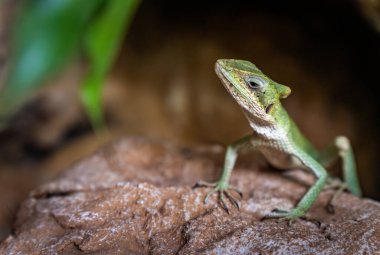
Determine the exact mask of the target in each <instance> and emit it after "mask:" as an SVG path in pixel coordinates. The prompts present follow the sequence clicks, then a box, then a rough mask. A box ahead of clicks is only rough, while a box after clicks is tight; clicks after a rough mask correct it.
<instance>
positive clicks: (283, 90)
mask: <svg viewBox="0 0 380 255" xmlns="http://www.w3.org/2000/svg"><path fill="white" fill-rule="evenodd" d="M275 87H276V90H277V93H278V95H279V96H280V98H281V99H284V98H287V97H288V96H289V95H290V93H291V92H292V91H291V89H290V88H289V87H288V86H285V85H281V84H279V83H276V84H275Z"/></svg>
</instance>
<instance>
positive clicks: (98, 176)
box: [0, 138, 380, 254]
mask: <svg viewBox="0 0 380 255" xmlns="http://www.w3.org/2000/svg"><path fill="white" fill-rule="evenodd" d="M222 159H223V149H222V148H221V147H219V146H213V147H212V146H210V147H199V148H194V149H188V148H181V147H178V146H174V145H171V144H165V143H161V142H157V141H151V140H147V139H143V138H126V139H120V140H119V141H117V142H113V143H111V144H109V145H108V146H106V147H105V148H102V149H100V150H99V151H98V152H97V153H95V154H94V155H93V156H91V157H88V158H86V159H84V160H82V161H80V162H78V163H77V164H76V165H74V166H72V167H71V168H70V169H68V170H67V171H65V172H64V173H63V174H62V175H61V176H59V177H58V178H57V179H56V180H54V181H52V182H50V183H47V184H46V185H43V186H42V187H40V188H38V189H36V190H34V191H33V192H32V193H31V194H30V196H29V198H28V199H27V200H26V201H25V202H24V203H23V204H22V206H21V208H20V210H19V212H18V214H17V218H16V221H15V224H14V231H13V234H12V235H10V236H9V237H8V238H7V239H5V240H4V241H3V242H2V243H1V245H0V254H83V253H85V254H268V253H271V254H273V253H276V254H380V204H379V203H377V202H374V201H371V200H368V199H359V198H356V197H354V196H352V195H350V194H346V193H345V194H342V195H341V196H340V197H339V198H338V200H336V201H335V203H334V208H335V213H334V214H331V213H328V212H327V211H326V210H325V208H324V207H325V205H326V203H327V201H328V200H329V198H330V197H331V195H332V194H333V191H331V190H330V191H329V190H325V191H323V192H322V193H321V195H320V196H319V198H318V201H317V202H316V203H315V205H314V206H313V207H312V209H311V210H310V211H309V213H308V215H307V216H308V219H315V220H317V221H319V223H320V224H316V221H313V220H297V221H295V222H294V223H293V224H292V225H290V226H289V225H288V224H287V223H286V222H278V221H277V220H273V219H268V220H263V221H261V220H260V219H261V218H262V217H263V216H264V215H265V214H266V213H269V212H270V211H271V210H272V209H274V208H277V207H280V208H291V207H292V206H293V205H294V204H295V203H296V201H297V199H299V198H300V197H301V196H302V194H303V193H304V192H305V190H306V187H307V186H306V185H305V184H306V183H310V180H311V177H310V176H309V175H308V174H305V173H303V172H301V171H299V170H294V171H288V172H281V171H277V170H274V169H271V168H270V167H263V166H261V167H258V166H257V165H253V163H252V162H256V161H257V160H253V157H252V155H243V156H242V157H241V158H240V159H239V160H238V165H237V167H236V169H235V170H234V172H233V174H232V184H233V185H234V186H236V187H238V188H239V189H241V190H242V191H243V193H244V199H243V200H242V201H241V209H240V211H238V210H237V209H231V211H230V214H227V213H226V212H225V211H224V210H222V209H221V208H220V207H219V206H218V204H217V203H216V196H214V197H212V200H211V201H210V202H209V203H208V204H206V205H205V204H204V203H203V202H202V201H203V198H204V196H205V195H206V193H207V191H208V189H206V188H198V189H192V188H191V186H192V185H193V184H194V183H195V182H196V181H198V180H200V179H203V180H209V181H211V180H215V179H216V178H217V176H218V174H219V168H220V166H221V164H222ZM231 208H232V207H231Z"/></svg>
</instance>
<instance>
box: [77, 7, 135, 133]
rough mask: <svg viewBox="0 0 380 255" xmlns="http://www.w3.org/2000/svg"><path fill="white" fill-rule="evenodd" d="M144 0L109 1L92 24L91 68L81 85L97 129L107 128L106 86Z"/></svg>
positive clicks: (87, 46)
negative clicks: (105, 83)
mask: <svg viewBox="0 0 380 255" xmlns="http://www.w3.org/2000/svg"><path fill="white" fill-rule="evenodd" d="M139 3H140V0H108V1H107V4H106V6H105V7H104V9H103V10H102V12H101V13H100V14H99V16H98V18H97V19H96V20H95V21H94V22H93V23H92V25H91V27H90V29H89V31H88V33H87V35H86V38H85V51H86V53H87V56H88V58H89V63H90V68H89V71H88V73H87V75H86V77H85V78H84V81H83V84H82V86H81V98H82V101H83V103H84V105H85V108H86V110H87V112H88V115H89V118H90V120H91V122H92V125H93V127H94V128H95V129H97V130H99V129H100V128H103V127H104V120H103V111H102V100H101V99H102V89H103V84H104V80H105V76H106V74H107V72H108V71H109V69H110V67H111V65H112V63H113V62H114V60H115V57H116V54H117V52H118V50H119V48H120V44H121V42H122V40H123V39H124V35H125V33H126V31H127V29H128V28H129V25H130V23H131V21H132V19H133V16H134V13H135V11H136V9H137V7H138V5H139Z"/></svg>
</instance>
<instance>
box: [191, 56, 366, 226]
mask: <svg viewBox="0 0 380 255" xmlns="http://www.w3.org/2000/svg"><path fill="white" fill-rule="evenodd" d="M215 70H216V73H217V75H218V76H219V78H220V80H221V81H222V83H223V85H224V87H225V88H226V89H227V91H228V92H229V93H230V94H231V95H232V97H233V98H234V99H235V101H236V102H237V103H238V104H239V106H240V107H241V108H242V109H243V112H244V114H245V116H246V118H247V119H248V122H249V124H250V126H251V128H252V131H253V134H251V135H248V136H246V137H243V138H242V139H240V140H238V141H236V142H234V143H232V144H231V145H229V146H228V148H227V151H226V155H225V161H224V166H223V172H222V175H221V177H220V179H219V180H218V181H217V182H216V183H207V182H203V181H200V182H198V183H197V184H196V187H202V186H203V187H204V186H206V187H212V188H213V190H212V191H210V192H209V193H208V194H207V195H206V197H205V203H207V200H208V198H209V196H210V195H211V194H213V193H215V192H217V193H218V194H219V201H220V202H221V204H222V206H223V207H224V209H225V210H226V211H227V212H228V207H227V205H226V203H225V201H224V200H225V197H227V198H228V200H229V201H230V202H231V203H232V204H233V205H234V206H236V207H239V204H238V202H237V201H236V199H235V198H234V196H232V194H231V191H235V192H238V193H239V195H240V196H241V197H242V194H241V192H240V191H239V190H237V189H235V188H233V187H230V186H229V179H230V176H231V172H232V170H233V167H234V165H235V161H236V158H237V154H238V150H239V149H240V148H242V147H250V148H251V149H254V150H258V151H260V152H261V153H262V154H263V155H264V156H265V158H266V159H267V160H268V162H269V163H270V164H271V165H273V166H274V167H276V168H279V169H293V168H301V169H305V170H308V171H311V172H312V173H313V174H314V175H315V176H316V181H315V183H314V184H313V185H312V186H311V187H310V188H309V190H308V191H307V192H306V193H305V195H304V196H303V197H302V198H301V200H300V201H299V202H298V204H297V205H296V207H295V208H294V209H292V210H290V211H286V210H282V209H275V210H273V212H272V213H270V214H269V215H267V216H266V217H269V218H272V217H277V218H283V219H287V220H293V219H296V218H298V217H302V216H304V215H305V213H306V212H307V211H308V209H309V208H310V207H311V206H312V205H313V203H314V201H315V200H316V199H317V197H318V195H319V193H320V192H321V191H322V189H323V187H324V185H325V183H326V180H327V179H328V174H327V172H326V170H325V167H326V166H328V165H329V164H331V163H332V162H333V161H335V160H336V159H338V158H339V157H340V158H341V160H342V163H343V177H344V182H345V185H346V186H345V187H347V188H348V189H349V191H350V192H352V193H353V194H355V195H357V196H360V195H361V190H360V186H359V183H358V178H357V174H356V166H355V160H354V157H353V152H352V149H351V145H350V143H349V140H348V139H347V138H346V137H344V136H338V137H336V138H335V140H334V142H333V143H332V144H330V145H329V146H328V147H327V148H326V149H325V150H323V151H321V152H319V151H317V150H316V149H315V148H314V147H313V146H312V145H311V144H310V142H309V141H308V140H307V139H306V138H305V137H304V136H303V135H302V134H301V132H300V131H299V129H298V128H297V126H296V125H295V123H294V122H293V120H292V119H291V118H290V117H289V115H288V113H287V112H286V110H285V109H284V108H283V107H282V105H281V102H280V99H284V98H286V97H287V96H289V94H290V92H291V90H290V88H289V87H287V86H284V85H281V84H279V83H277V82H275V81H273V80H271V79H270V78H269V77H268V76H266V75H265V74H263V73H262V72H261V71H260V70H259V69H258V68H257V67H256V66H255V65H254V64H252V63H251V62H249V61H244V60H234V59H219V60H218V61H217V62H216V65H215ZM342 186H343V184H342Z"/></svg>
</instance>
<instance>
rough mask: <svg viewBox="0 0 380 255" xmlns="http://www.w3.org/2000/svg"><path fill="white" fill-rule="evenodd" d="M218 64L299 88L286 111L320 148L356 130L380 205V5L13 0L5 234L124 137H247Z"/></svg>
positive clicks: (6, 68)
mask: <svg viewBox="0 0 380 255" xmlns="http://www.w3.org/2000/svg"><path fill="white" fill-rule="evenodd" d="M218 58H236V59H246V60H250V61H252V62H254V63H255V64H256V65H257V66H258V67H259V68H260V69H261V70H263V71H264V73H266V74H267V75H268V76H269V77H271V78H272V79H273V80H275V81H277V82H279V83H283V84H286V85H288V86H290V87H291V88H292V95H291V96H290V97H289V98H288V99H286V100H285V101H284V105H285V107H286V108H287V109H288V111H289V113H290V115H291V116H292V118H293V119H294V120H295V121H296V122H297V123H298V125H299V127H300V129H301V130H302V131H303V132H304V133H305V135H306V136H307V137H308V138H309V139H310V140H311V141H312V142H313V143H314V144H315V145H316V147H318V148H323V147H324V146H326V145H327V144H329V143H330V142H331V141H332V140H333V138H334V137H335V136H336V135H339V134H343V135H346V136H348V137H349V138H350V139H351V141H352V145H353V147H354V150H355V153H356V156H357V164H358V170H359V175H360V180H361V184H362V186H363V190H364V193H365V196H367V197H370V198H373V199H376V200H379V199H380V171H379V170H378V169H379V167H380V158H379V156H378V155H377V154H378V152H379V151H380V146H379V140H380V134H379V132H378V130H379V128H380V126H379V125H380V124H379V122H378V121H377V120H378V118H379V110H380V107H379V104H380V99H379V94H378V92H377V91H378V90H377V88H378V87H379V85H380V84H379V78H378V77H379V75H378V74H379V60H380V1H378V0H360V1H359V0H352V1H341V0H334V1H332V0H324V1H306V2H305V1H279V2H275V1H227V0H219V1H200V0H194V1H174V0H161V1H151V0H146V1H144V0H142V1H138V0H107V1H106V0H93V1H76V0H33V1H20V0H3V1H0V204H1V206H0V240H1V239H3V238H4V237H5V236H6V235H7V234H9V233H10V227H11V223H12V220H13V219H14V217H15V212H16V211H17V208H18V205H19V203H20V202H21V201H22V200H23V199H25V197H26V196H27V194H28V192H29V191H30V190H32V189H33V188H35V187H36V186H38V185H40V184H41V183H43V182H46V181H48V180H49V179H51V178H53V177H54V176H56V175H57V174H58V173H59V172H60V171H62V170H64V169H65V168H67V167H68V166H70V165H71V164H73V163H74V162H75V161H76V160H78V159H80V158H83V157H85V156H86V155H88V154H90V153H92V152H93V151H94V150H95V149H96V148H98V147H99V146H100V145H101V144H103V143H105V142H107V141H109V140H110V139H117V137H120V136H122V135H124V136H125V135H127V136H130V135H139V136H146V137H152V138H156V139H162V140H167V141H170V142H175V143H179V144H185V145H189V146H191V145H198V144H202V145H204V144H215V143H217V144H223V145H226V144H228V143H231V142H232V141H234V140H235V139H238V138H240V137H241V136H243V135H245V134H247V133H248V132H249V127H248V124H247V121H246V120H245V118H244V116H243V114H242V113H241V111H240V109H239V107H238V106H237V104H236V103H235V102H234V100H233V99H232V98H231V97H230V96H229V95H228V94H227V92H226V91H225V89H224V88H223V86H222V85H221V83H220V81H219V80H218V79H217V77H216V75H215V73H214V63H215V61H216V59H218ZM337 168H338V169H339V167H337ZM338 173H339V172H338Z"/></svg>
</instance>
